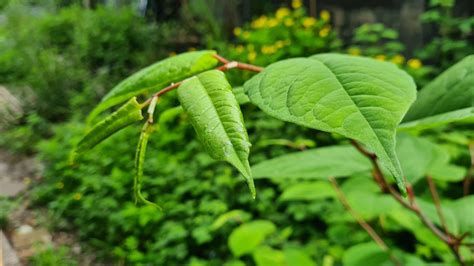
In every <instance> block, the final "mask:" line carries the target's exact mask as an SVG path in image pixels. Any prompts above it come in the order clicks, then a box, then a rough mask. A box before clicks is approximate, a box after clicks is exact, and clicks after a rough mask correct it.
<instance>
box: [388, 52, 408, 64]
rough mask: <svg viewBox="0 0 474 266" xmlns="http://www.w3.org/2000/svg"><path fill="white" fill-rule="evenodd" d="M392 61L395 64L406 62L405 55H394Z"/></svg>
mask: <svg viewBox="0 0 474 266" xmlns="http://www.w3.org/2000/svg"><path fill="white" fill-rule="evenodd" d="M390 61H391V62H392V63H394V64H397V65H401V64H403V63H404V62H405V57H403V55H399V54H397V55H395V56H394V57H392V60H390Z"/></svg>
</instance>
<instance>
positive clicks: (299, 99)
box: [244, 54, 416, 192]
mask: <svg viewBox="0 0 474 266" xmlns="http://www.w3.org/2000/svg"><path fill="white" fill-rule="evenodd" d="M244 88H245V90H246V93H247V95H248V96H249V98H250V101H251V102H252V103H254V104H256V105H257V106H258V107H260V108H261V109H262V110H263V111H265V112H266V113H268V114H270V115H272V116H274V117H276V118H279V119H281V120H284V121H289V122H293V123H296V124H299V125H303V126H306V127H310V128H314V129H318V130H322V131H327V132H335V133H339V134H341V135H344V136H346V137H348V138H351V139H355V140H357V141H360V142H361V143H363V144H364V145H366V146H367V147H368V148H370V149H371V150H373V151H374V152H375V154H376V155H377V156H378V158H379V159H380V161H381V162H382V164H383V165H384V166H385V167H386V168H387V169H389V170H390V172H391V173H392V174H393V176H394V177H395V179H396V181H397V184H398V186H399V188H400V189H401V191H402V192H405V185H404V182H403V172H402V169H401V167H400V164H399V162H398V159H397V155H396V153H395V130H396V128H397V126H398V124H399V123H400V121H401V119H402V117H403V116H404V115H405V113H406V111H407V110H408V108H409V106H410V104H411V103H412V102H413V101H414V100H415V96H416V88H415V84H414V82H413V79H412V78H411V77H410V76H409V75H408V74H406V73H405V72H403V71H402V70H400V69H398V68H397V67H396V66H395V65H393V64H390V63H386V62H379V61H376V60H372V59H368V58H362V57H353V56H347V55H339V54H320V55H316V56H313V57H310V58H295V59H288V60H283V61H280V62H277V63H274V64H271V65H270V66H268V67H266V68H265V70H264V71H263V72H261V73H260V74H258V75H256V76H254V77H253V78H252V79H250V80H249V81H247V82H246V83H245V85H244Z"/></svg>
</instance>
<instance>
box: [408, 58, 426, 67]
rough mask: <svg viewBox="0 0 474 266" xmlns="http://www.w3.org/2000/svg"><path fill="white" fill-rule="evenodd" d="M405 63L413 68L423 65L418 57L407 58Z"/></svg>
mask: <svg viewBox="0 0 474 266" xmlns="http://www.w3.org/2000/svg"><path fill="white" fill-rule="evenodd" d="M407 65H408V67H410V68H413V69H418V68H420V67H421V66H423V64H422V63H421V61H420V59H416V58H412V59H410V60H408V62H407Z"/></svg>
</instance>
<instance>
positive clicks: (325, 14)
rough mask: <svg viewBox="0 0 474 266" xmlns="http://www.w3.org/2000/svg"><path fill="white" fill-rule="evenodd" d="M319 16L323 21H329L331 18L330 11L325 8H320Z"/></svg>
mask: <svg viewBox="0 0 474 266" xmlns="http://www.w3.org/2000/svg"><path fill="white" fill-rule="evenodd" d="M319 16H320V17H321V19H322V20H324V21H329V20H330V19H331V13H329V11H327V10H322V11H321V13H319Z"/></svg>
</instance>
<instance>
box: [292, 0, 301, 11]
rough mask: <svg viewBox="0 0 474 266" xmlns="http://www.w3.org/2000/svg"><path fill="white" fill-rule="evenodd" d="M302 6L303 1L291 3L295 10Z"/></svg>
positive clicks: (297, 0)
mask: <svg viewBox="0 0 474 266" xmlns="http://www.w3.org/2000/svg"><path fill="white" fill-rule="evenodd" d="M302 5H303V3H301V0H293V1H291V7H293V8H294V9H297V8H300V7H301V6H302Z"/></svg>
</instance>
